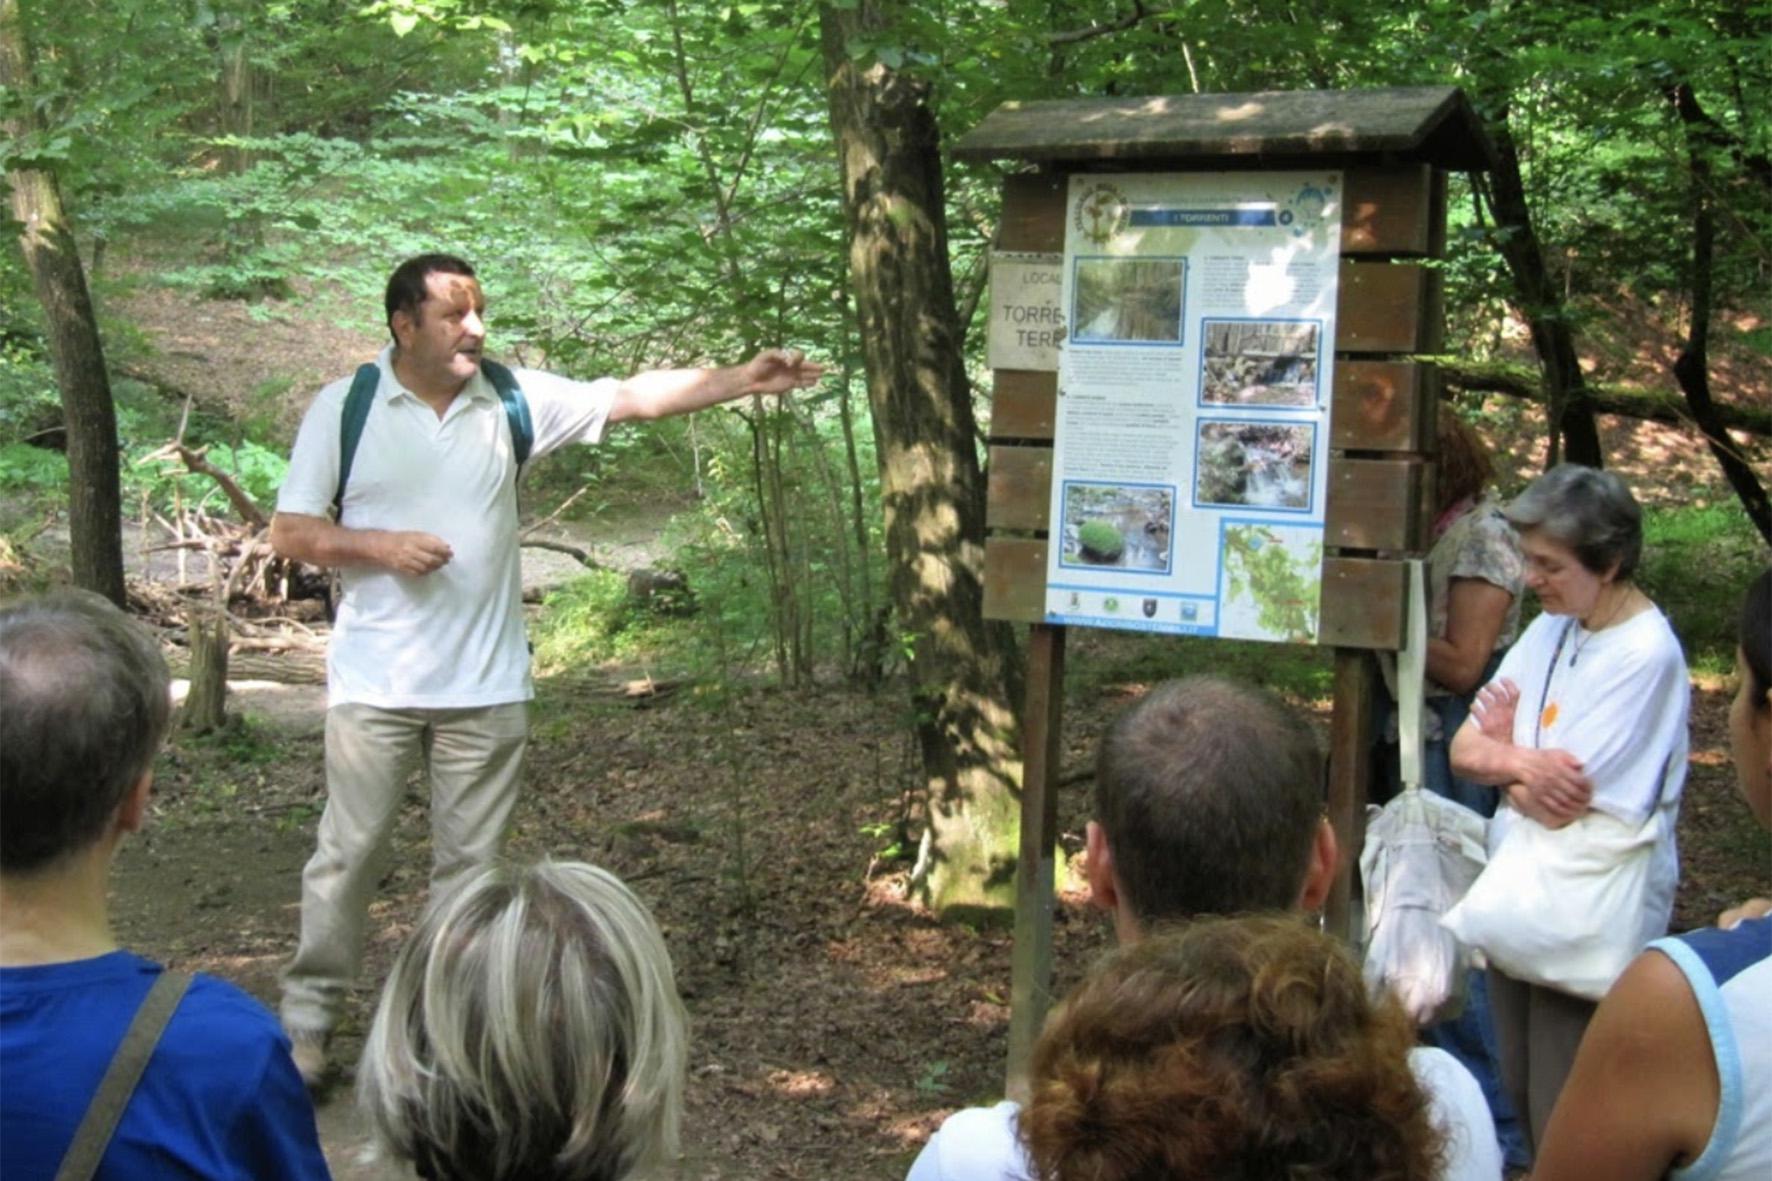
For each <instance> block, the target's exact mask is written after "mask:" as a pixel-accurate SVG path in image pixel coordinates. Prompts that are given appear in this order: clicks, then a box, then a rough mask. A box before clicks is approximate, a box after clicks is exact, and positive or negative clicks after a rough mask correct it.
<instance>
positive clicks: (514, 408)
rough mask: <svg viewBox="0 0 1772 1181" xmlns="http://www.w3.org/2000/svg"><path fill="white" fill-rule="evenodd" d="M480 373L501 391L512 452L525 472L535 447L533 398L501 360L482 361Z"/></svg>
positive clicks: (499, 398)
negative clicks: (524, 393) (531, 409)
mask: <svg viewBox="0 0 1772 1181" xmlns="http://www.w3.org/2000/svg"><path fill="white" fill-rule="evenodd" d="M480 372H482V373H484V374H485V375H486V380H487V381H490V382H491V383H492V388H493V389H495V390H497V391H498V400H499V401H500V402H501V403H503V405H504V408H505V421H506V422H508V423H509V424H510V426H511V453H512V454H513V455H515V456H516V458H517V470H518V471H519V472H521V471H522V470H523V465H524V464H525V463H527V462H528V461H529V452H530V451H531V450H533V449H534V447H535V424H534V423H533V422H531V421H530V418H529V399H528V398H525V397H524V396H523V390H522V388H521V387H520V386H518V385H517V375H516V374H515V373H512V372H511V371H510V370H509V369H506V368H505V367H504V366H503V365H500V364H499V363H498V362H497V361H484V360H483V361H481V362H480Z"/></svg>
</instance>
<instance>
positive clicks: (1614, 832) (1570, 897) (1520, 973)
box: [1442, 807, 1669, 1000]
mask: <svg viewBox="0 0 1772 1181" xmlns="http://www.w3.org/2000/svg"><path fill="white" fill-rule="evenodd" d="M1668 822H1669V821H1668V816H1667V812H1666V811H1665V810H1664V809H1662V808H1660V807H1657V808H1656V809H1655V810H1654V811H1653V812H1651V813H1650V814H1649V819H1647V820H1645V821H1644V822H1643V823H1642V824H1640V825H1638V824H1630V823H1628V822H1626V821H1623V820H1620V819H1618V818H1617V817H1616V816H1611V815H1608V814H1607V813H1604V812H1588V813H1587V814H1586V815H1584V816H1582V817H1581V818H1580V819H1578V820H1575V821H1574V822H1572V823H1570V824H1569V825H1567V826H1566V827H1563V828H1557V829H1551V828H1546V827H1545V826H1544V825H1542V824H1540V823H1538V822H1537V821H1536V820H1533V819H1532V818H1531V817H1529V816H1523V815H1516V816H1514V817H1513V820H1512V823H1513V827H1512V828H1510V829H1509V830H1508V831H1507V833H1506V835H1505V836H1503V837H1502V840H1501V845H1500V847H1499V848H1497V849H1496V850H1495V852H1494V854H1493V855H1491V856H1490V858H1489V864H1488V866H1487V867H1486V868H1485V869H1484V870H1483V872H1482V874H1481V875H1480V876H1479V877H1478V878H1477V880H1476V882H1475V884H1473V885H1472V886H1471V888H1470V890H1469V891H1468V892H1467V893H1466V894H1465V896H1464V901H1462V902H1460V903H1459V904H1458V905H1457V906H1455V907H1453V908H1452V911H1451V913H1449V914H1448V915H1446V917H1445V919H1444V920H1442V921H1443V922H1444V924H1445V926H1446V928H1447V929H1448V930H1450V931H1451V932H1452V933H1453V934H1454V935H1456V936H1457V937H1458V939H1459V940H1460V942H1462V943H1464V944H1466V945H1467V946H1470V947H1474V948H1477V949H1478V950H1480V951H1482V953H1483V954H1484V955H1485V956H1487V957H1488V959H1489V962H1490V963H1491V964H1493V965H1494V966H1495V967H1498V968H1500V969H1501V970H1502V971H1503V972H1506V973H1507V974H1508V975H1509V976H1512V977H1513V978H1514V979H1516V980H1525V981H1529V982H1530V983H1533V984H1541V985H1543V986H1545V987H1546V988H1554V989H1557V990H1558V991H1560V992H1567V993H1573V994H1574V995H1576V996H1581V997H1587V998H1588V999H1590V1000H1599V999H1600V998H1601V997H1603V996H1605V995H1606V990H1607V989H1609V988H1611V987H1612V982H1613V981H1615V980H1617V979H1618V976H1619V973H1621V972H1623V971H1624V969H1625V967H1626V965H1628V964H1629V963H1630V962H1631V960H1632V958H1634V957H1635V956H1636V954H1637V953H1638V952H1639V951H1641V950H1642V949H1643V946H1644V944H1645V943H1646V942H1647V941H1648V938H1649V936H1650V934H1651V933H1650V932H1645V931H1644V929H1643V926H1644V915H1645V912H1646V911H1647V909H1648V907H1647V901H1648V895H1649V886H1650V882H1649V875H1650V870H1651V864H1652V862H1653V861H1654V857H1655V847H1656V845H1658V844H1659V843H1660V842H1661V841H1662V840H1663V839H1664V838H1665V836H1666V834H1667V826H1668Z"/></svg>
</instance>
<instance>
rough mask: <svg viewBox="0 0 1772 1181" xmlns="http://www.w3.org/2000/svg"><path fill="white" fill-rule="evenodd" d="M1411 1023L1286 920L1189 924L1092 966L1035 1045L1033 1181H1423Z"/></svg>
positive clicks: (1431, 1146)
mask: <svg viewBox="0 0 1772 1181" xmlns="http://www.w3.org/2000/svg"><path fill="white" fill-rule="evenodd" d="M1414 1044H1415V1029H1414V1024H1413V1022H1411V1021H1410V1019H1409V1017H1408V1015H1407V1014H1406V1013H1405V1012H1404V1011H1403V1009H1402V1007H1401V1006H1400V1005H1399V1004H1398V1003H1397V1002H1396V1000H1395V999H1394V998H1392V997H1391V996H1390V995H1389V994H1384V995H1383V996H1382V997H1381V998H1380V999H1378V1000H1374V999H1373V998H1372V996H1371V994H1370V993H1369V992H1368V990H1367V988H1366V985H1365V981H1364V980H1363V979H1362V977H1361V974H1360V967H1359V965H1358V964H1357V963H1355V962H1354V959H1353V957H1352V956H1351V955H1350V954H1349V953H1348V951H1347V950H1346V949H1345V948H1344V947H1342V946H1341V945H1340V944H1338V943H1337V942H1336V941H1335V940H1334V939H1332V938H1330V937H1329V936H1327V935H1324V934H1321V933H1319V932H1317V931H1315V930H1313V929H1311V928H1310V927H1309V926H1307V925H1306V924H1305V923H1304V922H1302V921H1301V920H1300V919H1299V918H1298V917H1296V916H1287V915H1269V916H1259V917H1241V918H1215V919H1202V920H1199V921H1196V922H1193V923H1189V924H1187V925H1185V926H1179V927H1172V928H1163V929H1159V930H1157V931H1156V932H1154V933H1152V934H1151V935H1150V936H1148V937H1147V938H1145V939H1141V940H1139V941H1138V942H1137V943H1134V944H1131V945H1128V946H1126V947H1123V948H1121V949H1120V950H1118V951H1116V952H1113V953H1112V954H1110V955H1108V956H1107V957H1105V958H1104V959H1103V960H1102V961H1101V962H1100V963H1098V964H1097V965H1096V966H1095V968H1094V969H1093V970H1092V971H1091V972H1090V973H1089V976H1088V978H1087V979H1086V980H1084V982H1083V983H1082V984H1081V985H1079V986H1078V987H1077V989H1076V991H1074V992H1073V993H1071V995H1070V996H1069V997H1068V998H1067V999H1066V1000H1065V1002H1064V1003H1063V1005H1062V1006H1061V1007H1060V1008H1059V1009H1058V1010H1057V1011H1056V1012H1055V1013H1054V1014H1053V1016H1052V1019H1051V1020H1050V1021H1049V1022H1048V1023H1047V1026H1046V1030H1045V1032H1044V1033H1042V1034H1041V1036H1040V1040H1039V1042H1038V1043H1037V1044H1036V1045H1035V1047H1034V1058H1033V1070H1032V1078H1031V1092H1032V1094H1031V1098H1030V1099H1029V1101H1028V1105H1027V1109H1026V1110H1025V1111H1024V1112H1023V1113H1022V1117H1021V1132H1022V1136H1023V1138H1024V1139H1025V1140H1026V1142H1027V1147H1028V1154H1029V1157H1030V1158H1031V1160H1032V1163H1033V1175H1034V1176H1035V1177H1038V1178H1040V1179H1041V1181H1143V1179H1145V1178H1151V1177H1162V1178H1165V1179H1166V1181H1271V1179H1272V1178H1278V1177H1288V1178H1294V1179H1303V1178H1309V1179H1310V1181H1427V1179H1429V1178H1432V1177H1434V1176H1436V1174H1437V1170H1438V1169H1439V1167H1440V1158H1441V1155H1442V1150H1443V1144H1442V1136H1441V1133H1440V1132H1439V1131H1438V1130H1437V1129H1436V1128H1435V1126H1434V1122H1433V1119H1432V1117H1431V1109H1430V1104H1429V1099H1428V1096H1427V1093H1426V1091H1425V1090H1424V1089H1423V1087H1422V1085H1421V1083H1420V1081H1419V1080H1418V1079H1417V1078H1416V1076H1415V1072H1414V1071H1413V1070H1412V1069H1411V1067H1410V1062H1409V1056H1410V1053H1411V1050H1412V1048H1413V1047H1414Z"/></svg>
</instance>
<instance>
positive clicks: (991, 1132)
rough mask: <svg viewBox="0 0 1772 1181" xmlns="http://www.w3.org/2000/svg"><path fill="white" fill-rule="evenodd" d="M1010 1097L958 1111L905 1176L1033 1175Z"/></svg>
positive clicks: (945, 1180) (1023, 1179)
mask: <svg viewBox="0 0 1772 1181" xmlns="http://www.w3.org/2000/svg"><path fill="white" fill-rule="evenodd" d="M1019 1110H1020V1109H1019V1108H1018V1107H1017V1106H1016V1105H1015V1104H1014V1103H1012V1102H1010V1101H1009V1100H1007V1099H1005V1100H1004V1101H1003V1102H1001V1103H999V1104H997V1105H996V1106H995V1107H969V1108H967V1109H966V1110H964V1111H956V1112H955V1113H954V1114H953V1115H950V1116H949V1117H948V1118H947V1119H946V1120H945V1121H944V1122H943V1123H942V1125H941V1127H940V1128H938V1129H936V1132H935V1135H933V1136H931V1137H929V1143H927V1144H925V1145H924V1146H923V1151H922V1152H920V1153H918V1154H917V1159H916V1161H915V1162H914V1163H913V1164H912V1165H911V1171H910V1173H909V1174H908V1175H907V1176H906V1178H905V1181H1029V1178H1030V1177H1031V1176H1032V1175H1033V1173H1032V1170H1031V1169H1030V1168H1029V1167H1028V1160H1027V1156H1026V1155H1025V1154H1024V1153H1023V1152H1022V1149H1021V1141H1020V1140H1019V1139H1017V1138H1016V1129H1015V1117H1016V1113H1017V1112H1018V1111H1019Z"/></svg>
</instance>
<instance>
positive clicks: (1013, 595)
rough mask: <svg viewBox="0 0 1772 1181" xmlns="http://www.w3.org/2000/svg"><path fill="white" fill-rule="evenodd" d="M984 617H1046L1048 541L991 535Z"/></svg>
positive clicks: (986, 549) (1036, 619)
mask: <svg viewBox="0 0 1772 1181" xmlns="http://www.w3.org/2000/svg"><path fill="white" fill-rule="evenodd" d="M984 617H985V618H986V619H1007V620H1011V621H1013V622H1015V623H1040V622H1042V621H1043V620H1044V619H1045V618H1046V543H1045V542H1044V541H1037V540H1035V539H1033V538H1029V537H987V538H985V543H984Z"/></svg>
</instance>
